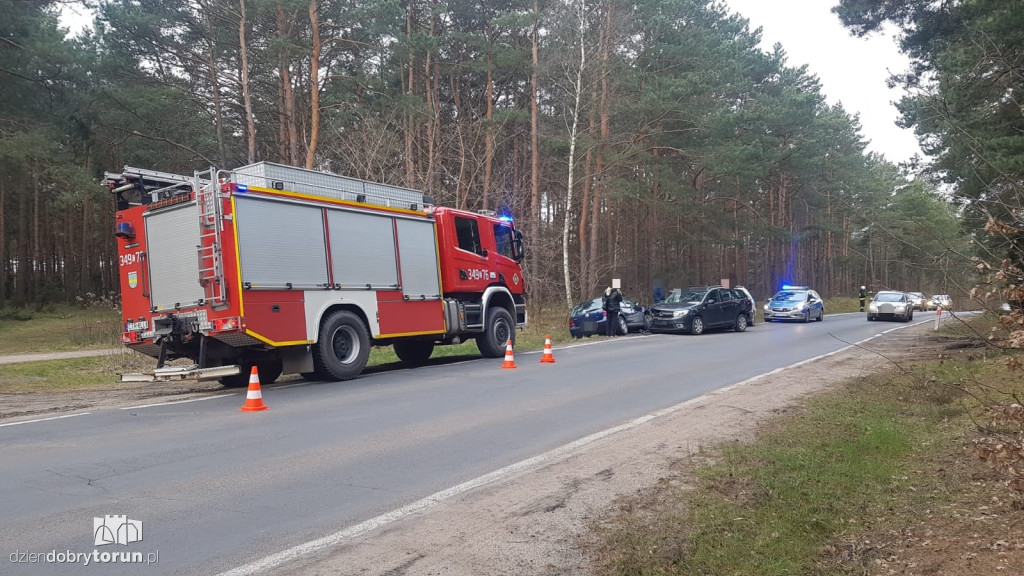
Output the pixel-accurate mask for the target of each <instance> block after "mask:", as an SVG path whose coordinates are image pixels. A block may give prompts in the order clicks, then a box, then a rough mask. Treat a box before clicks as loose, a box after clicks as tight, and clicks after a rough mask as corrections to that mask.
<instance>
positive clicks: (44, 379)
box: [0, 349, 154, 394]
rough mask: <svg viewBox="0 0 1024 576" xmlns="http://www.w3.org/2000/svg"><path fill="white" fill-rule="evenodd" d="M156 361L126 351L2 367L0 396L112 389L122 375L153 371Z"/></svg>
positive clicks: (0, 370) (0, 367)
mask: <svg viewBox="0 0 1024 576" xmlns="http://www.w3.org/2000/svg"><path fill="white" fill-rule="evenodd" d="M153 365H154V361H152V359H150V358H147V357H145V356H143V355H141V354H137V353H135V352H132V351H131V350H127V349H126V350H124V351H122V352H116V353H111V354H108V355H104V356H94V357H88V358H70V359H66V360H46V361H41V362H19V363H17V364H4V365H3V366H0V393H8V394H9V393H23V392H69V391H73V390H89V389H96V388H104V387H110V386H111V385H113V384H114V383H115V382H116V381H117V376H116V375H117V374H118V373H119V372H129V371H138V370H142V369H144V368H152V367H153Z"/></svg>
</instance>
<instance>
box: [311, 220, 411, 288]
mask: <svg viewBox="0 0 1024 576" xmlns="http://www.w3.org/2000/svg"><path fill="white" fill-rule="evenodd" d="M327 224H328V226H329V227H330V231H331V261H332V265H333V267H334V282H335V284H341V286H342V287H355V286H358V287H365V286H368V285H369V286H372V287H374V288H394V287H396V286H398V263H397V261H396V260H395V228H394V219H393V218H391V217H390V216H381V215H376V214H361V213H356V212H346V211H342V210H329V211H328V212H327Z"/></svg>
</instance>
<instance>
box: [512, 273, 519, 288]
mask: <svg viewBox="0 0 1024 576" xmlns="http://www.w3.org/2000/svg"><path fill="white" fill-rule="evenodd" d="M512 283H513V284H515V285H516V286H519V274H515V273H513V274H512Z"/></svg>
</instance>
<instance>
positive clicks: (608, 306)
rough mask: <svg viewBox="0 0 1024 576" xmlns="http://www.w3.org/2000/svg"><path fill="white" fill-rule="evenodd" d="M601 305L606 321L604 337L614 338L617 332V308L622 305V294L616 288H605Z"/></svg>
mask: <svg viewBox="0 0 1024 576" xmlns="http://www.w3.org/2000/svg"><path fill="white" fill-rule="evenodd" d="M602 304H603V306H602V308H603V309H604V313H605V317H606V319H607V324H605V335H606V336H615V333H616V332H618V331H619V308H621V304H622V292H619V289H618V288H611V287H609V288H605V290H604V301H603V302H602Z"/></svg>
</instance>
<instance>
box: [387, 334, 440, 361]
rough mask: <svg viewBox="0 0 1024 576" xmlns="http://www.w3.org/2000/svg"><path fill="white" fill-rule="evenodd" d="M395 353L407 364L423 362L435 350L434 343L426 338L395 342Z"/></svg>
mask: <svg viewBox="0 0 1024 576" xmlns="http://www.w3.org/2000/svg"><path fill="white" fill-rule="evenodd" d="M394 349H395V355H396V356H398V359H399V360H401V361H402V362H405V363H406V364H413V365H416V364H423V363H424V362H426V361H427V359H428V358H430V355H431V354H432V353H433V352H434V343H433V342H428V341H426V340H402V341H401V342H395V345H394Z"/></svg>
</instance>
